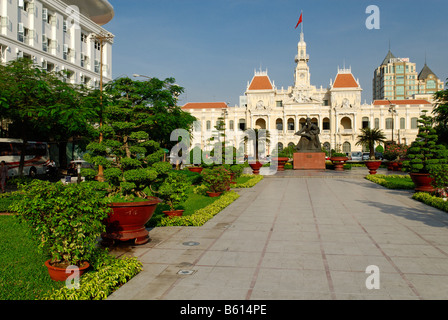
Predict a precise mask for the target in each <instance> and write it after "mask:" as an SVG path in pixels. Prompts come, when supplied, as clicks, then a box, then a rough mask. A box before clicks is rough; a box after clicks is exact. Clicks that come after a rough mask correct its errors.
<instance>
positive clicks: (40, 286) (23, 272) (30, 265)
mask: <svg viewBox="0 0 448 320" xmlns="http://www.w3.org/2000/svg"><path fill="white" fill-rule="evenodd" d="M0 243H1V246H2V248H1V250H0V300H35V299H40V298H42V296H43V294H45V293H46V292H47V291H49V290H50V289H53V288H60V287H62V285H63V283H58V282H56V281H53V280H51V278H50V276H49V275H48V271H47V268H46V267H45V266H44V262H45V260H47V259H48V258H47V257H45V256H44V255H42V254H40V253H39V252H38V251H37V246H38V244H37V242H36V241H35V240H33V237H32V236H31V235H30V233H29V230H28V227H27V226H26V225H22V224H20V223H19V222H18V221H17V219H16V218H15V217H13V216H0Z"/></svg>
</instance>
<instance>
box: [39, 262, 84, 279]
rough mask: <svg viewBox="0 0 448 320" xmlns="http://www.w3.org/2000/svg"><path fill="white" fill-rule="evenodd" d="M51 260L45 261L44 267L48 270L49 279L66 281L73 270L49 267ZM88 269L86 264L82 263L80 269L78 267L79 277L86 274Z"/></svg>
mask: <svg viewBox="0 0 448 320" xmlns="http://www.w3.org/2000/svg"><path fill="white" fill-rule="evenodd" d="M50 262H51V260H47V261H45V266H46V267H47V269H48V274H49V275H50V278H51V279H52V280H54V281H66V280H67V278H68V277H69V276H70V275H72V273H73V270H70V269H67V268H61V267H56V266H53V265H51V263H50ZM89 267H90V264H89V263H88V262H84V263H83V265H82V266H81V267H79V269H78V270H79V276H81V275H82V274H83V273H85V272H86V270H87V269H88V268H89Z"/></svg>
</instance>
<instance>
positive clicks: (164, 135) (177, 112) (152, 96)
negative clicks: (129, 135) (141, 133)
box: [104, 77, 196, 149]
mask: <svg viewBox="0 0 448 320" xmlns="http://www.w3.org/2000/svg"><path fill="white" fill-rule="evenodd" d="M104 90H105V93H106V95H108V96H109V98H110V99H113V100H115V101H116V100H117V98H120V103H131V104H133V105H134V106H138V107H139V108H147V113H148V115H150V116H151V122H152V123H151V130H149V131H147V133H148V138H149V139H150V140H154V141H156V142H158V143H159V144H160V145H161V146H162V147H164V148H167V149H170V148H171V147H173V146H174V145H175V144H177V142H176V141H171V140H170V136H171V133H172V132H173V131H174V130H176V129H185V130H190V129H191V127H192V125H193V122H194V121H196V118H195V117H193V116H192V115H191V114H190V113H188V112H185V111H183V110H182V109H181V108H180V107H179V106H177V102H178V96H179V95H180V94H181V93H182V92H183V91H184V89H183V88H182V87H180V86H178V85H176V84H175V80H174V78H167V79H165V80H159V79H157V78H151V79H149V80H147V81H133V80H132V79H130V78H127V77H123V78H120V79H117V80H115V81H112V82H110V83H108V84H106V86H105V88H104Z"/></svg>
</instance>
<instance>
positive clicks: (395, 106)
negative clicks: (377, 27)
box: [183, 32, 433, 154]
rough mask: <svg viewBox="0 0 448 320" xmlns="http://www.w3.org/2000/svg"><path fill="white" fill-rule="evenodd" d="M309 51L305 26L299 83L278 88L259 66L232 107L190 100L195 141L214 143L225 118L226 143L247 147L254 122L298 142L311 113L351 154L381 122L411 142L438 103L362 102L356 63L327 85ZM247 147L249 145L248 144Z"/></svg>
mask: <svg viewBox="0 0 448 320" xmlns="http://www.w3.org/2000/svg"><path fill="white" fill-rule="evenodd" d="M309 59H310V57H309V54H308V53H307V45H306V42H305V40H304V34H303V32H302V33H301V34H300V39H299V42H298V46H297V55H296V56H295V63H296V66H295V70H294V83H293V85H291V86H290V87H288V88H277V87H276V85H275V83H274V82H273V81H272V80H271V79H270V77H269V75H268V72H267V71H262V70H259V71H255V72H254V76H253V77H252V79H251V80H250V81H248V83H247V87H246V90H245V92H244V95H243V96H241V97H240V105H239V106H235V107H230V106H228V105H227V104H226V103H224V102H211V103H187V104H186V105H185V106H184V107H183V109H184V110H186V111H189V112H191V113H192V114H193V115H194V116H196V117H197V119H198V122H197V123H196V126H195V129H194V133H193V143H192V146H200V147H201V148H202V149H203V150H207V148H212V143H211V141H213V139H211V137H213V136H216V131H215V130H214V129H215V127H216V125H217V124H218V123H219V122H220V121H224V122H225V129H226V139H227V140H226V143H227V144H229V145H233V146H235V147H237V148H238V147H241V143H242V141H243V140H244V139H242V138H241V137H242V135H243V133H244V130H246V129H248V128H254V129H266V130H268V131H269V133H270V140H271V144H270V145H269V146H267V149H266V153H267V154H270V153H271V152H272V150H273V149H274V147H276V146H278V147H279V148H280V149H281V148H284V147H287V146H288V145H297V143H298V141H299V137H298V136H297V135H295V133H296V132H297V131H299V130H300V129H301V128H302V127H303V125H304V124H305V122H306V119H307V118H311V121H312V122H314V123H316V124H317V125H318V126H319V128H320V132H321V133H320V141H321V143H322V147H324V148H325V149H327V150H331V149H334V150H338V151H342V152H346V153H348V154H350V153H351V152H353V151H363V150H362V149H361V147H360V146H357V145H356V142H357V137H358V135H359V134H360V129H362V128H364V127H366V126H369V127H371V128H379V129H381V130H382V131H383V132H384V134H385V135H386V137H387V139H388V140H390V141H394V142H400V143H405V144H408V145H409V144H410V143H411V142H412V141H414V140H415V138H416V135H417V132H418V128H417V119H418V118H419V116H420V115H421V114H422V111H423V110H428V111H431V110H432V108H433V105H432V104H431V102H430V101H428V100H426V99H420V98H419V99H406V100H392V101H389V100H378V101H373V103H370V104H367V103H362V101H361V94H362V88H361V85H360V83H359V80H358V79H357V78H356V77H355V76H354V74H353V73H352V70H351V68H345V67H344V68H342V69H340V68H338V70H337V73H336V76H335V78H334V80H332V79H331V80H330V83H329V85H328V86H327V87H325V88H323V87H322V86H321V87H320V88H318V87H316V86H313V85H312V84H311V81H310V80H311V73H310V69H309V65H308V62H309ZM245 151H246V150H245Z"/></svg>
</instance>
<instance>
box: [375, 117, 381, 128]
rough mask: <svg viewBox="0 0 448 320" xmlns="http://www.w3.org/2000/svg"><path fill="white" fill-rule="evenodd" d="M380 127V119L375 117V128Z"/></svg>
mask: <svg viewBox="0 0 448 320" xmlns="http://www.w3.org/2000/svg"><path fill="white" fill-rule="evenodd" d="M379 128H380V119H378V118H375V129H379Z"/></svg>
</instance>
